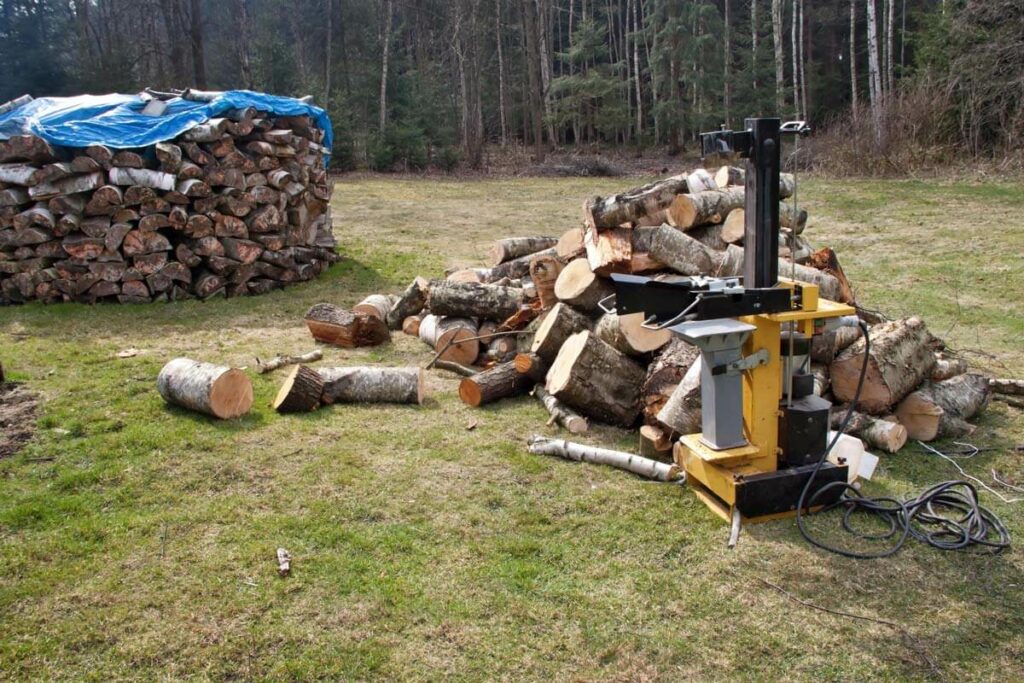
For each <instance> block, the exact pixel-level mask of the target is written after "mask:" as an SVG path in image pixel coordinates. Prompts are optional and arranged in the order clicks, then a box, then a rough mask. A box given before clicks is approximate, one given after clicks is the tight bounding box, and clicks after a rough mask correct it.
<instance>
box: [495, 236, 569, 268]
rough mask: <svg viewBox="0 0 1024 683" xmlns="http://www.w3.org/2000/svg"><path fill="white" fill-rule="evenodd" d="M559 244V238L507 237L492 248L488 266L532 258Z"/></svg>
mask: <svg viewBox="0 0 1024 683" xmlns="http://www.w3.org/2000/svg"><path fill="white" fill-rule="evenodd" d="M557 244H558V238H557V237H507V238H505V239H501V240H498V241H497V242H495V243H494V245H493V246H491V249H490V251H489V252H488V257H489V259H490V263H489V264H488V265H491V266H496V265H498V264H500V263H505V261H511V260H512V259H516V258H519V257H521V256H530V255H532V254H536V253H537V252H538V251H544V250H545V249H550V248H551V247H554V246H555V245H557Z"/></svg>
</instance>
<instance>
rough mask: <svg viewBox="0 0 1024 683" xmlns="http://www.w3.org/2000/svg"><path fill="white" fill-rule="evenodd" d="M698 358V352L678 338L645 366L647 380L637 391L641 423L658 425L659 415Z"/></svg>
mask: <svg viewBox="0 0 1024 683" xmlns="http://www.w3.org/2000/svg"><path fill="white" fill-rule="evenodd" d="M698 358H700V350H698V349H697V347H696V346H693V345H692V344H689V343H687V342H685V341H683V340H682V339H680V338H678V337H674V338H673V339H672V340H671V341H670V342H669V343H668V344H667V345H665V346H664V347H662V348H661V350H660V351H659V352H658V354H657V355H656V356H655V357H654V360H653V361H651V364H650V365H648V366H647V377H646V378H645V379H644V384H643V387H642V388H641V390H640V396H641V399H640V402H641V406H642V408H643V411H644V422H646V423H648V424H655V423H656V422H657V417H658V413H659V412H660V411H661V409H662V408H663V407H664V406H665V403H667V402H668V400H669V398H670V397H671V396H672V393H673V392H674V391H675V390H676V387H677V386H679V383H680V382H682V381H683V378H684V377H685V376H686V373H687V372H688V371H689V369H690V367H691V366H693V364H694V363H695V362H697V359H698Z"/></svg>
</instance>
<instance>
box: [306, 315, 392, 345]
mask: <svg viewBox="0 0 1024 683" xmlns="http://www.w3.org/2000/svg"><path fill="white" fill-rule="evenodd" d="M305 320H306V327H308V328H309V331H310V333H311V334H312V335H313V338H314V339H316V340H317V341H321V342H324V343H325V344H334V345H335V346H342V347H346V348H353V347H358V346H376V345H378V344H383V343H384V342H386V341H388V340H389V339H390V338H391V333H390V332H389V331H388V326H387V325H386V324H384V321H382V320H380V319H379V318H377V317H375V316H371V315H365V314H360V313H353V312H352V311H348V310H345V309H343V308H338V307H337V306H334V305H332V304H316V305H315V306H313V307H312V308H310V309H309V310H308V311H307V312H306V316H305Z"/></svg>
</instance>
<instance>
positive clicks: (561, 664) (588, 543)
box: [0, 179, 1024, 681]
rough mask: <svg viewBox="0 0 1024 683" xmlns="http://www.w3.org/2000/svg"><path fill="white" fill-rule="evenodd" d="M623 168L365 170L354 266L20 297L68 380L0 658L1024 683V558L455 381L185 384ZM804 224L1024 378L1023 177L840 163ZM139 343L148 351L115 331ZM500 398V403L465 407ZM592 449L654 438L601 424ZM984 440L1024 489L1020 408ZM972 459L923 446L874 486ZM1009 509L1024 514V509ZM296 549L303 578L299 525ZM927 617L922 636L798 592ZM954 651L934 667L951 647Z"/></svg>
mask: <svg viewBox="0 0 1024 683" xmlns="http://www.w3.org/2000/svg"><path fill="white" fill-rule="evenodd" d="M629 183H630V181H628V180H626V181H623V180H621V179H619V180H615V179H612V180H536V179H533V180H523V179H514V180H513V179H505V180H489V181H460V180H421V179H346V180H342V181H340V182H339V183H338V184H337V186H336V190H335V195H334V211H335V214H334V215H335V225H336V230H337V233H338V236H339V239H340V241H341V244H342V251H343V252H344V253H345V254H346V255H347V256H348V257H349V260H347V261H346V262H344V263H343V264H340V265H339V266H336V267H335V268H333V269H332V270H331V271H329V273H328V274H327V275H326V276H325V277H323V278H322V279H321V280H319V281H318V282H316V283H310V284H307V285H303V286H299V287H294V288H291V289H289V290H287V291H284V292H276V293H273V294H271V295H268V296H264V297H259V298H252V299H245V300H229V301H214V302H209V303H205V304H202V303H197V302H186V303H181V304H174V305H156V306H143V307H116V306H100V307H92V308H90V307H84V306H70V305H60V306H46V307H43V306H36V305H31V306H24V307H20V308H8V309H3V310H0V349H2V350H0V359H2V360H3V362H4V365H5V367H6V368H7V369H8V371H9V372H10V374H11V375H12V376H13V378H14V379H17V380H21V381H25V382H27V383H28V384H29V386H31V387H32V388H33V389H35V390H36V391H38V392H39V393H40V394H41V396H42V397H43V402H42V404H41V407H40V411H41V413H40V417H39V432H38V434H37V436H36V438H35V440H34V441H33V442H31V443H30V444H29V445H28V446H27V447H26V448H25V449H24V450H23V451H22V452H21V453H20V454H19V455H17V456H15V457H13V458H10V459H7V460H5V461H0V623H2V624H3V629H2V634H0V678H7V679H11V680H25V679H51V680H52V679H65V680H66V679H77V680H104V681H106V680H111V679H140V680H153V679H186V678H188V679H217V680H221V679H228V678H234V679H244V680H251V679H262V680H308V679H327V680H339V679H372V678H377V679H387V680H393V679H405V680H423V679H429V680H440V679H445V680H447V679H454V680H473V681H475V680H494V679H504V680H511V679H534V680H536V679H546V680H623V681H633V680H648V679H661V680H673V681H676V680H686V679H690V678H700V679H712V680H737V679H755V680H779V679H787V680H850V679H856V678H871V679H877V678H881V679H890V680H904V679H925V678H933V677H940V676H941V677H945V678H958V679H959V678H965V679H974V680H993V679H997V680H1020V678H1021V677H1024V665H1022V663H1021V662H1022V661H1024V610H1022V609H1021V604H1022V601H1024V561H1022V559H1021V552H1020V550H1019V549H1014V550H1013V551H1012V552H1010V553H1007V554H1004V555H1001V556H995V557H993V556H975V555H961V554H954V553H939V552H936V551H933V550H930V549H927V548H924V547H921V546H920V545H917V544H911V545H910V546H909V547H908V548H907V549H906V550H905V551H904V552H902V553H900V554H899V555H898V556H896V557H894V558H891V559H887V560H881V561H876V562H871V563H859V562H854V561H852V560H846V559H842V558H839V557H835V556H832V555H826V554H823V553H821V552H818V551H815V550H812V549H811V548H809V547H808V546H807V545H806V544H805V543H804V541H803V540H802V539H801V537H800V536H799V533H798V532H797V531H796V530H795V528H794V526H793V523H792V522H791V521H784V522H776V523H770V524H765V525H759V526H752V527H749V528H747V529H746V530H745V531H744V534H743V537H742V540H741V542H740V545H739V547H738V548H737V549H736V550H734V551H728V550H727V549H726V548H725V540H726V535H727V529H726V527H725V526H724V525H723V524H722V523H720V522H719V521H718V520H717V519H715V518H713V517H712V516H711V515H710V514H709V513H708V512H707V510H706V509H705V508H704V506H703V505H702V504H700V503H699V502H698V501H697V500H696V499H695V497H694V496H693V495H692V494H691V493H690V492H688V491H686V490H685V489H679V488H677V487H673V486H667V485H657V484H651V483H647V482H644V481H641V480H639V479H636V478H634V477H631V476H629V475H626V474H624V473H621V472H618V471H611V470H607V469H602V468H599V467H592V466H580V465H576V464H572V463H565V462H560V461H553V460H550V459H546V458H543V457H539V456H532V455H528V454H526V453H525V448H524V441H525V437H526V436H527V435H529V434H531V433H534V432H538V433H554V432H553V431H552V428H546V427H545V426H544V421H545V418H546V414H544V413H543V410H542V409H541V408H540V407H539V406H538V405H536V404H535V403H533V402H532V401H531V400H530V399H528V398H523V399H519V400H515V401H509V402H504V403H501V404H499V405H496V406H493V407H488V408H486V409H483V410H472V409H469V408H467V407H466V406H463V405H462V404H461V403H460V402H459V401H458V399H457V397H456V394H455V388H456V384H457V383H456V381H455V380H454V379H451V378H449V377H448V376H447V375H446V374H445V373H432V374H431V375H430V379H429V389H430V393H431V395H432V398H431V399H430V400H429V401H428V403H427V404H426V405H424V406H423V407H420V408H411V407H389V406H372V407H369V406H336V407H333V408H330V409H326V410H321V411H319V412H317V413H314V414H310V415H305V416H298V417H282V416H278V415H276V414H274V413H273V411H271V410H270V409H269V407H268V403H269V401H270V399H271V398H272V396H273V394H274V392H275V390H276V384H277V383H278V382H279V381H280V373H278V374H277V375H271V376H269V377H268V376H264V375H256V374H255V373H253V375H252V376H253V381H254V386H255V389H256V403H255V407H254V410H253V411H252V413H251V414H250V415H248V416H246V417H245V418H243V419H241V420H238V421H234V422H215V421H213V420H210V419H207V418H205V417H202V416H197V415H193V414H190V413H188V412H185V411H182V410H178V409H175V408H170V407H167V406H165V405H164V403H163V402H162V401H161V400H160V398H159V396H158V395H157V393H156V391H155V383H154V379H155V376H156V373H157V372H158V370H159V368H160V367H161V365H162V364H163V363H164V362H165V361H166V360H168V359H170V358H172V357H174V356H178V355H184V356H190V357H194V358H200V359H209V360H215V361H218V362H222V363H230V364H234V365H239V366H249V367H253V365H254V364H255V358H256V357H257V356H259V357H267V356H270V355H273V354H274V353H277V352H302V351H306V350H308V349H310V348H312V343H311V340H310V339H309V337H308V334H307V333H306V331H305V329H304V327H303V325H302V323H301V317H302V313H303V312H304V311H305V309H306V308H307V307H308V306H309V305H311V304H313V303H316V302H318V301H324V300H327V301H332V302H335V303H338V304H342V305H350V304H353V303H355V302H357V301H358V300H359V299H360V298H361V297H362V296H364V295H365V294H367V293H371V292H376V291H398V290H399V289H400V288H401V287H403V286H404V285H405V284H406V283H407V282H408V281H409V280H410V279H411V278H412V277H413V276H414V275H417V274H424V275H428V276H430V275H434V274H437V273H440V272H442V271H443V269H444V268H445V267H449V266H459V265H469V264H472V263H475V262H478V261H480V260H482V259H483V257H484V256H485V254H486V249H487V246H488V243H489V241H490V240H492V239H494V238H496V237H498V236H502V235H510V234H517V233H518V234H531V233H551V234H558V233H560V232H562V231H563V230H565V229H567V228H569V227H571V226H573V225H574V224H575V223H576V221H577V220H578V213H579V205H580V203H581V201H582V199H583V198H585V197H586V196H588V195H590V194H594V193H598V194H606V193H610V192H614V191H616V190H619V189H621V188H622V187H623V185H624V184H629ZM801 198H802V202H803V203H804V204H805V205H806V207H807V208H808V209H809V210H810V212H811V216H812V219H811V223H810V226H809V228H808V233H807V234H808V236H809V237H810V238H811V239H812V240H813V241H814V242H815V243H818V244H831V245H832V246H834V247H835V248H836V250H837V251H838V253H839V255H840V257H841V259H842V261H843V264H844V266H845V268H846V270H847V273H848V275H849V277H850V279H851V281H853V282H854V284H855V286H856V287H857V289H858V291H859V294H860V297H861V299H862V300H863V302H864V303H865V304H867V305H868V306H871V307H875V308H880V309H883V310H885V311H887V312H889V313H891V314H893V315H910V314H917V315H921V316H922V317H923V318H924V319H925V320H926V321H927V322H928V324H929V326H930V327H931V329H932V330H933V331H935V332H936V333H937V334H939V335H940V336H943V337H944V338H946V339H947V340H948V341H949V343H950V345H951V346H953V347H955V348H957V349H960V350H962V351H963V352H964V353H966V354H968V358H969V359H970V360H971V361H972V363H974V364H975V365H976V366H978V367H982V368H985V369H988V370H990V371H992V372H994V373H996V374H1003V375H1017V376H1020V375H1022V374H1024V357H1022V354H1021V351H1022V345H1021V341H1020V340H1021V339H1022V337H1024V334H1022V333H1024V322H1022V321H1024V299H1022V297H1021V296H1020V291H1021V287H1022V286H1024V263H1022V261H1021V259H1020V254H1021V253H1022V251H1024V228H1022V227H1021V225H1022V224H1021V221H1020V218H1019V216H1020V214H1021V212H1022V210H1024V192H1021V190H1020V187H1019V185H1017V186H1013V185H1009V184H994V183H989V184H978V185H958V184H952V183H950V184H925V183H917V182H893V181H886V182H873V181H851V180H844V181H824V180H812V181H808V182H807V183H806V184H805V189H804V191H803V192H801ZM129 347H135V348H137V349H140V350H141V353H140V354H139V355H137V356H136V357H134V358H128V359H119V358H117V357H116V354H117V352H118V351H121V350H123V349H126V348H129ZM428 357H429V356H428V354H427V353H426V349H425V348H424V347H423V346H422V345H421V344H420V343H419V342H418V341H416V340H413V339H409V338H406V337H404V336H402V335H396V337H395V339H394V342H393V343H392V344H391V345H387V346H384V347H381V348H377V349H369V350H359V351H349V350H341V349H327V350H325V359H324V361H323V363H324V364H328V363H335V364H343V363H360V362H382V363H386V364H399V363H417V364H422V363H424V362H425V361H426V360H427V358H428ZM471 422H476V423H477V426H476V428H475V429H473V430H472V431H468V430H467V429H466V427H467V425H468V424H469V423H471ZM587 440H589V441H592V442H594V443H602V444H610V445H613V446H618V447H627V448H628V447H631V446H632V444H633V437H632V436H631V435H630V434H627V433H625V432H623V431H620V430H616V429H611V428H604V427H600V428H597V429H595V430H593V433H592V434H590V435H588V437H587ZM971 440H972V441H973V442H974V443H976V444H978V445H983V446H988V447H991V448H992V449H993V450H990V451H986V452H984V453H982V454H981V455H979V456H977V457H976V458H974V459H972V460H970V461H967V462H965V463H964V466H965V467H966V468H967V469H968V470H969V471H970V472H972V473H973V474H975V475H977V476H979V477H983V478H986V479H987V478H989V472H990V470H992V469H993V468H995V469H997V470H999V471H1000V472H1001V473H1002V475H1003V476H1004V477H1006V478H1009V479H1011V480H1014V481H1017V482H1021V481H1024V462H1022V456H1021V455H1020V454H1019V453H1016V454H1015V453H1014V452H1013V450H1012V447H1013V446H1014V445H1015V444H1018V443H1021V442H1024V420H1022V418H1021V414H1020V413H1019V412H1017V411H1012V410H1010V409H1008V408H1007V407H1006V406H1005V404H1000V403H994V404H993V405H992V407H990V409H989V411H988V412H987V413H986V415H985V416H984V417H983V419H982V420H981V422H980V426H979V429H978V432H977V433H976V434H975V435H974V436H973V437H972V438H971ZM955 475H956V473H955V471H954V470H953V469H952V468H951V467H949V466H948V465H947V464H945V463H944V462H942V461H938V460H936V459H935V458H934V457H933V456H928V455H926V454H923V453H920V452H918V449H916V448H910V447H908V448H907V449H905V450H904V451H903V452H901V453H899V454H897V455H894V456H886V457H884V458H883V461H882V463H881V466H880V468H879V472H878V474H877V476H876V479H875V481H874V482H872V483H871V484H870V485H869V486H868V487H867V490H868V491H869V492H871V493H875V494H880V493H893V494H897V495H906V494H909V493H911V492H915V491H918V490H920V489H922V488H923V487H924V486H926V485H928V484H930V483H933V482H936V481H939V480H944V479H950V478H953V477H954V476H955ZM985 500H986V502H987V503H990V504H991V505H992V507H993V509H995V510H996V511H997V512H998V513H999V514H1000V515H1002V516H1003V518H1004V519H1005V520H1006V521H1007V523H1008V525H1009V527H1010V529H1011V531H1012V532H1013V533H1014V534H1015V535H1016V536H1018V537H1019V536H1021V534H1022V532H1024V507H1022V506H1021V504H1018V505H1004V504H1000V503H998V502H997V501H995V500H993V499H992V498H991V497H989V496H988V495H987V494H986V496H985ZM279 546H283V547H286V548H287V549H288V550H289V551H290V552H291V553H292V556H293V558H294V562H293V574H292V576H291V577H290V578H287V579H280V578H278V577H277V576H276V561H275V558H274V552H275V549H276V548H277V547H279ZM760 578H764V579H766V580H768V581H771V582H772V583H775V584H777V585H779V586H781V587H783V588H785V589H786V590H788V591H790V592H791V593H793V594H794V595H796V596H799V597H800V598H802V599H805V600H810V601H813V602H815V603H817V604H820V605H823V606H828V607H831V608H835V609H840V610H847V611H850V612H853V613H855V614H858V615H863V616H870V617H874V618H879V619H887V620H891V621H894V622H897V623H899V624H900V625H901V626H902V627H903V628H905V629H906V631H907V632H908V633H909V634H910V635H909V637H904V636H901V635H900V633H899V632H897V631H895V630H894V629H892V628H890V627H887V626H883V625H879V624H875V623H871V622H865V621H855V620H851V619H848V618H843V617H838V616H834V615H831V614H826V613H823V612H818V611H814V610H810V609H808V608H806V607H803V606H801V605H799V604H797V603H795V602H793V601H791V600H789V599H788V598H786V597H785V596H784V595H782V594H780V593H778V592H777V591H775V590H774V589H772V588H770V587H768V586H767V585H765V584H763V583H761V582H760V581H759V580H758V579H760ZM928 660H930V661H933V662H935V665H936V666H937V669H936V670H934V671H933V670H930V669H929V668H928V665H927V664H926V662H927V661H928Z"/></svg>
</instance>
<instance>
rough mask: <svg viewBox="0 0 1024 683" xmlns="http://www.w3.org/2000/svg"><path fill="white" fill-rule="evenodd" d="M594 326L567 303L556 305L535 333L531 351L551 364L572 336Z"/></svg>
mask: <svg viewBox="0 0 1024 683" xmlns="http://www.w3.org/2000/svg"><path fill="white" fill-rule="evenodd" d="M593 326H594V323H593V322H592V321H591V320H590V318H588V317H587V316H585V315H583V314H582V313H580V312H579V311H577V310H574V309H573V308H571V307H570V306H568V305H567V304H565V303H560V304H556V305H555V307H554V308H552V309H551V310H550V311H548V312H547V315H545V316H544V319H543V320H542V321H541V323H540V326H539V327H538V328H537V331H536V332H535V333H534V335H533V344H532V345H531V346H530V351H531V352H533V353H535V354H537V355H538V356H540V357H541V358H542V359H544V360H545V361H546V362H548V363H551V362H552V361H554V360H555V356H557V355H558V351H559V350H560V349H561V348H562V345H563V344H564V343H565V341H566V340H567V339H568V338H569V337H570V336H572V335H574V334H576V333H577V332H579V331H581V330H590V329H593Z"/></svg>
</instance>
